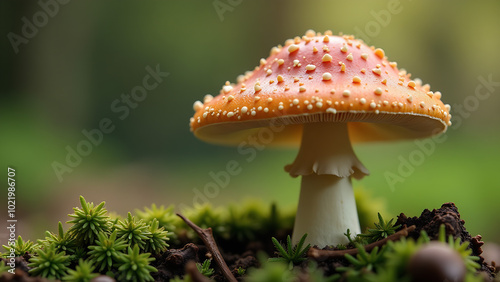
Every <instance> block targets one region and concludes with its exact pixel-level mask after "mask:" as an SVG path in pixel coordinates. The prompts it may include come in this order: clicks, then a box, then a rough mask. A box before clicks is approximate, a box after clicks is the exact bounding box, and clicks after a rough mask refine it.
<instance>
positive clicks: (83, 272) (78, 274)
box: [63, 259, 99, 282]
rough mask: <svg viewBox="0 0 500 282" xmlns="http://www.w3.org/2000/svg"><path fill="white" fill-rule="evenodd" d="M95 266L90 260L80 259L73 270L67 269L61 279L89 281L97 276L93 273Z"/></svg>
mask: <svg viewBox="0 0 500 282" xmlns="http://www.w3.org/2000/svg"><path fill="white" fill-rule="evenodd" d="M94 269H95V267H94V266H93V265H92V263H91V262H89V261H85V260H83V259H80V260H79V262H78V265H77V266H76V267H75V270H73V269H68V274H67V275H66V276H64V277H63V280H67V281H74V282H90V281H91V280H92V279H93V278H96V277H97V276H99V274H98V273H94Z"/></svg>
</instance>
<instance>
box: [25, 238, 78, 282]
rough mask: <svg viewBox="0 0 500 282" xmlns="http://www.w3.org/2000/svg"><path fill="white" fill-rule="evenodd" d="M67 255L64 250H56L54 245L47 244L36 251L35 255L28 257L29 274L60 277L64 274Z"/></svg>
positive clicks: (68, 260) (67, 263)
mask: <svg viewBox="0 0 500 282" xmlns="http://www.w3.org/2000/svg"><path fill="white" fill-rule="evenodd" d="M69 264H70V259H69V256H67V255H66V253H65V252H57V251H56V248H55V246H54V245H48V246H46V247H44V248H43V249H40V250H38V251H37V253H36V256H35V257H32V258H31V259H30V264H28V266H29V267H32V269H31V270H30V274H31V275H34V276H41V277H44V278H49V279H61V278H62V277H63V276H65V275H66V271H67V270H68V265H69Z"/></svg>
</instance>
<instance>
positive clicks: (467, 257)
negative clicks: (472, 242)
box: [438, 224, 481, 272]
mask: <svg viewBox="0 0 500 282" xmlns="http://www.w3.org/2000/svg"><path fill="white" fill-rule="evenodd" d="M445 238H446V229H445V225H444V224H441V225H440V226H439V235H438V239H439V241H441V242H443V243H448V246H449V247H450V248H451V249H453V250H455V251H457V252H458V253H459V254H460V256H461V257H462V259H463V260H464V263H465V266H466V267H467V270H468V271H470V272H476V270H477V269H479V268H481V265H479V263H477V261H479V257H477V256H471V254H472V250H471V249H470V248H469V242H465V243H463V244H462V243H460V238H457V239H455V240H454V239H453V236H452V235H451V234H450V235H449V236H448V242H446V239H445Z"/></svg>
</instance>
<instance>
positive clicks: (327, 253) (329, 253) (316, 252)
mask: <svg viewBox="0 0 500 282" xmlns="http://www.w3.org/2000/svg"><path fill="white" fill-rule="evenodd" d="M415 228H416V227H415V225H412V226H410V227H406V225H405V226H404V227H403V229H401V230H399V231H398V232H396V233H394V234H392V235H391V236H388V237H387V238H384V239H382V240H379V241H377V242H373V243H371V244H368V245H365V246H364V248H365V250H366V251H367V252H369V251H371V250H373V248H375V247H377V246H382V245H384V244H385V243H386V242H387V241H397V240H399V239H400V238H401V237H406V236H408V233H409V232H411V231H413V230H415ZM358 252H359V250H358V248H354V249H348V250H336V251H333V250H320V249H317V248H310V249H309V251H308V252H307V256H308V257H312V258H313V259H315V260H324V259H330V258H338V257H343V256H344V255H345V254H350V255H356V254H357V253H358Z"/></svg>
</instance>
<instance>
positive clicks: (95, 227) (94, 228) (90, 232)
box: [68, 196, 112, 244]
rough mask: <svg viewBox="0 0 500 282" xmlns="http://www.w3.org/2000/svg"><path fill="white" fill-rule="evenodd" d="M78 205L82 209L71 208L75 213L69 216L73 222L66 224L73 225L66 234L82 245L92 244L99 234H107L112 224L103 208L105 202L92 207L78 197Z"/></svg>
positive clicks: (92, 204) (91, 204)
mask: <svg viewBox="0 0 500 282" xmlns="http://www.w3.org/2000/svg"><path fill="white" fill-rule="evenodd" d="M80 204H81V205H82V208H81V209H80V208H73V210H74V211H75V213H74V214H70V215H69V216H70V217H72V218H73V220H70V221H68V223H72V224H73V225H72V226H71V227H70V228H69V230H68V232H69V234H70V235H71V236H72V237H74V238H75V239H76V240H78V241H80V242H81V243H82V244H93V243H94V240H95V239H96V238H97V235H98V234H99V233H101V232H104V233H109V232H110V230H111V225H112V224H111V221H110V220H109V217H108V216H107V210H106V209H105V208H104V205H105V202H101V203H100V204H99V205H97V206H96V207H94V203H87V202H86V201H85V198H83V196H80Z"/></svg>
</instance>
